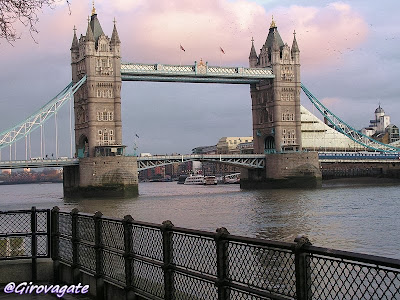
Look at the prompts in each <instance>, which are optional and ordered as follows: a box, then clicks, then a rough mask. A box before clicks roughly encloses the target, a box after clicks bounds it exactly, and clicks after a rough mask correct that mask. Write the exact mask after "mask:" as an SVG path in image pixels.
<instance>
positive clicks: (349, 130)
mask: <svg viewBox="0 0 400 300" xmlns="http://www.w3.org/2000/svg"><path fill="white" fill-rule="evenodd" d="M301 88H302V90H303V91H304V93H305V94H306V95H307V97H308V99H310V101H311V103H312V104H313V105H314V106H315V107H316V108H317V109H318V110H319V112H320V113H321V114H322V115H323V116H324V117H325V118H326V119H327V120H328V121H329V123H330V124H332V126H333V128H334V129H335V130H337V131H338V132H340V133H342V134H344V135H346V136H347V137H349V138H350V139H352V140H353V141H354V142H356V143H358V144H360V145H362V146H364V147H366V148H368V149H371V150H374V151H380V152H393V151H400V148H396V147H394V146H390V145H387V144H384V143H381V142H379V141H377V140H374V139H373V138H371V137H369V136H367V135H365V134H363V133H361V132H360V131H358V130H356V129H354V128H353V127H351V126H350V125H348V124H347V123H346V122H344V121H342V120H341V119H340V118H339V117H338V116H336V115H335V114H334V113H333V112H331V111H330V110H329V109H328V108H327V107H326V106H325V105H323V104H322V103H321V102H320V101H319V100H318V99H317V98H316V97H315V96H314V95H313V94H311V92H310V91H309V90H308V89H307V88H306V87H305V86H304V85H303V84H301Z"/></svg>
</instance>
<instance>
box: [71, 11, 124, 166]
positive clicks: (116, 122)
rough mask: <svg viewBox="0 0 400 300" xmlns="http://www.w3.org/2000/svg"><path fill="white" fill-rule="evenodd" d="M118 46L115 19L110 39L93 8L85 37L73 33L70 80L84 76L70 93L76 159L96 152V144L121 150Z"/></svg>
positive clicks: (119, 59) (91, 155)
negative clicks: (76, 87) (79, 85)
mask: <svg viewBox="0 0 400 300" xmlns="http://www.w3.org/2000/svg"><path fill="white" fill-rule="evenodd" d="M120 45H121V41H120V39H119V36H118V32H117V28H116V25H115V21H114V29H113V32H112V36H111V39H110V38H108V37H107V36H106V35H105V34H104V32H103V29H102V28H101V25H100V22H99V20H98V18H97V14H96V11H95V9H94V8H93V10H92V16H91V18H90V19H89V20H88V26H87V30H86V36H82V35H81V37H80V38H79V41H78V39H77V37H76V33H75V32H74V37H73V40H72V46H71V66H72V81H73V82H74V83H75V82H78V81H79V80H80V79H81V78H82V77H83V76H84V75H86V76H87V79H86V82H85V84H84V85H83V86H82V87H81V88H80V89H79V91H78V92H77V93H76V94H75V96H74V97H75V99H74V107H75V144H76V155H77V156H78V157H80V158H82V157H94V156H96V155H98V154H99V152H100V150H99V149H101V148H98V147H99V146H100V147H101V146H120V147H119V148H118V149H117V150H118V151H122V149H121V147H122V123H121V54H120Z"/></svg>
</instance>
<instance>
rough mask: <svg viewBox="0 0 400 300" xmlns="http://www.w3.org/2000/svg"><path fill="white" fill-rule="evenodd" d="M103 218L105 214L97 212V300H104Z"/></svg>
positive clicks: (95, 234)
mask: <svg viewBox="0 0 400 300" xmlns="http://www.w3.org/2000/svg"><path fill="white" fill-rule="evenodd" d="M102 216H103V214H102V213H101V212H99V211H97V212H96V213H95V214H94V216H93V218H94V249H95V255H96V275H95V278H96V299H98V300H103V299H104V278H103V248H104V246H103V239H102V238H101V235H102V234H101V233H102V222H103V220H102Z"/></svg>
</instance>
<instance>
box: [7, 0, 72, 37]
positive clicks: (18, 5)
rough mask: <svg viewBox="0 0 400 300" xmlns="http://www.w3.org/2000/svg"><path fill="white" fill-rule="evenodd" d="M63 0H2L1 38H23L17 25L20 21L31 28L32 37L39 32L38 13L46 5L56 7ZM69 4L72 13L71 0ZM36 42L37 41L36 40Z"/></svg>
mask: <svg viewBox="0 0 400 300" xmlns="http://www.w3.org/2000/svg"><path fill="white" fill-rule="evenodd" d="M58 1H61V0H0V40H2V39H5V40H6V41H7V42H9V43H11V44H12V43H13V42H15V41H16V40H17V39H20V38H21V35H20V33H18V32H17V30H16V28H15V25H16V23H18V22H20V23H22V24H23V25H24V26H26V27H27V28H28V29H29V33H30V34H31V37H32V39H33V40H34V41H35V39H34V34H37V33H38V30H37V28H36V24H37V22H38V21H39V17H38V13H39V12H40V11H41V10H42V9H43V8H44V7H50V8H54V4H55V3H56V2H58ZM66 2H67V4H68V9H69V14H71V7H70V2H69V1H68V0H66ZM35 42H36V41H35Z"/></svg>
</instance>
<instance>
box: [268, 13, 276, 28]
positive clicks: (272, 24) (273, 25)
mask: <svg viewBox="0 0 400 300" xmlns="http://www.w3.org/2000/svg"><path fill="white" fill-rule="evenodd" d="M275 27H276V24H275V21H274V15H272V22H271V26H270V27H269V28H275Z"/></svg>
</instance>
